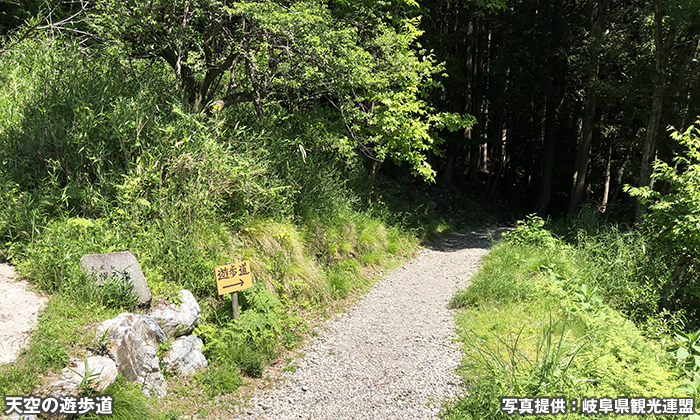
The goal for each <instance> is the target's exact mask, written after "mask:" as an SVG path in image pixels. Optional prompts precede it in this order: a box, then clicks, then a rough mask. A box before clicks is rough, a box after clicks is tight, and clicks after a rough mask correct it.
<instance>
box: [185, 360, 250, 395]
mask: <svg viewBox="0 0 700 420" xmlns="http://www.w3.org/2000/svg"><path fill="white" fill-rule="evenodd" d="M195 379H196V380H197V382H198V383H199V384H200V385H201V386H202V387H203V388H204V390H205V392H206V393H207V394H208V395H209V397H211V398H213V397H215V396H216V395H218V394H230V393H231V392H233V391H235V390H237V389H238V388H239V387H240V386H241V384H242V383H243V381H242V379H241V375H240V374H239V373H238V369H237V368H236V366H235V365H232V364H230V363H223V364H220V365H213V364H212V365H209V367H207V368H206V369H205V370H203V371H200V372H197V374H196V376H195Z"/></svg>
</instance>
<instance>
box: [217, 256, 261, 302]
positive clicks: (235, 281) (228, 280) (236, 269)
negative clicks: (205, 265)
mask: <svg viewBox="0 0 700 420" xmlns="http://www.w3.org/2000/svg"><path fill="white" fill-rule="evenodd" d="M214 277H215V278H216V288H217V289H218V290H219V294H220V295H225V294H227V293H232V292H237V291H239V290H243V289H248V288H251V287H253V275H252V274H251V273H250V263H249V262H248V261H242V262H239V263H235V264H226V265H220V266H218V267H216V268H214Z"/></svg>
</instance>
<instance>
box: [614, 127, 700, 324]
mask: <svg viewBox="0 0 700 420" xmlns="http://www.w3.org/2000/svg"><path fill="white" fill-rule="evenodd" d="M671 137H672V138H673V140H675V141H676V142H678V143H679V144H680V145H681V146H683V147H684V148H685V151H684V153H683V154H682V155H678V156H676V157H675V158H674V163H675V165H674V166H673V167H671V166H670V165H669V164H667V163H665V162H662V161H659V160H657V161H656V162H654V173H653V174H652V177H653V179H655V180H657V181H661V182H664V183H666V184H667V185H668V186H669V187H670V192H669V193H668V194H663V195H662V194H661V193H659V192H658V191H654V190H652V189H650V188H649V187H641V188H635V187H630V186H627V187H626V188H625V191H627V192H628V193H630V194H631V195H632V196H633V197H637V198H638V199H639V200H640V201H641V202H642V203H644V204H648V205H649V209H648V212H647V213H646V214H645V216H644V223H643V228H644V229H646V230H647V231H648V232H649V237H650V247H651V248H652V249H651V251H650V252H651V253H652V255H654V256H655V257H656V259H657V260H660V261H662V262H663V263H665V264H666V265H668V266H669V267H670V268H671V272H670V273H669V274H670V275H668V274H667V275H668V277H666V278H665V279H662V280H661V284H660V288H661V291H660V292H661V293H660V294H661V306H662V307H664V308H666V309H669V310H671V311H685V312H686V314H687V315H686V316H687V318H688V319H689V320H694V319H696V318H697V316H696V315H697V313H698V312H697V308H700V276H699V272H698V264H697V262H698V258H700V251H698V250H700V121H698V122H697V123H696V125H695V126H690V127H689V128H688V129H687V130H686V131H685V132H683V133H681V132H678V131H675V130H671ZM691 323H692V325H690V327H691V328H694V327H697V325H695V323H694V322H691Z"/></svg>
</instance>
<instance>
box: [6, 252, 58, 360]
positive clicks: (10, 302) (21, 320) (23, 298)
mask: <svg viewBox="0 0 700 420" xmlns="http://www.w3.org/2000/svg"><path fill="white" fill-rule="evenodd" d="M46 302H47V299H46V298H45V297H42V296H39V295H37V294H36V293H34V292H32V291H31V290H30V289H29V284H28V283H27V282H26V281H15V272H14V270H13V268H12V266H10V265H8V264H0V365H2V364H5V363H10V362H13V361H15V359H17V356H18V355H19V351H20V349H21V348H22V346H24V345H25V344H26V341H27V339H28V338H29V334H30V333H31V331H32V329H33V328H34V327H35V326H36V323H37V320H38V317H39V311H40V310H41V309H42V308H43V307H44V305H46Z"/></svg>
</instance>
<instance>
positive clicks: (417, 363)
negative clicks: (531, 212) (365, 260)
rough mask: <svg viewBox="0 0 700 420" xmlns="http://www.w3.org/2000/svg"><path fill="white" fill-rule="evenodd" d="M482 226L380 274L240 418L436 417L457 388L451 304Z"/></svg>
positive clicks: (481, 243) (486, 232)
mask: <svg viewBox="0 0 700 420" xmlns="http://www.w3.org/2000/svg"><path fill="white" fill-rule="evenodd" d="M501 231H502V230H501V229H493V228H480V229H477V230H473V231H463V232H460V233H456V234H453V235H450V236H449V237H446V238H444V239H443V240H441V241H440V242H439V243H437V244H435V245H433V246H431V247H430V248H428V249H423V250H422V251H421V252H420V253H419V254H418V256H417V257H416V258H415V259H413V260H411V261H409V262H407V263H406V264H405V265H404V266H403V267H400V268H399V269H397V270H395V271H394V272H392V273H391V274H389V275H388V276H387V277H386V278H385V279H384V280H381V281H379V282H378V283H377V284H375V286H374V287H373V288H372V290H371V291H370V292H369V293H367V294H366V295H365V296H364V297H363V298H362V299H361V300H360V302H359V303H358V304H357V305H356V306H355V307H354V308H352V309H351V310H350V311H349V312H348V313H346V314H341V315H339V316H338V317H336V318H335V319H333V320H331V321H328V322H327V323H326V324H325V331H324V332H322V334H321V336H320V337H318V338H317V339H315V340H314V341H313V343H312V344H311V345H310V347H308V348H307V349H305V353H306V356H305V357H304V358H303V359H299V360H297V361H295V362H294V365H295V366H296V368H297V369H296V371H295V372H293V373H292V372H287V373H285V374H283V375H282V378H281V380H280V383H279V385H278V387H277V389H274V390H271V391H267V392H262V391H261V392H259V393H258V395H256V396H254V397H253V398H252V399H251V400H250V407H249V408H247V409H246V411H245V413H243V414H242V415H240V416H239V417H237V419H241V420H243V419H246V420H250V419H275V420H291V419H318V420H343V419H348V420H356V419H363V420H390V419H434V418H437V414H438V412H439V411H440V406H441V402H442V401H443V399H445V398H452V397H455V396H456V395H457V394H458V392H459V384H460V382H461V380H460V378H459V377H458V376H457V375H455V374H454V373H453V371H454V370H455V368H456V367H457V366H458V365H459V362H460V358H461V352H460V350H459V347H458V345H457V343H454V342H453V338H454V322H453V316H454V314H453V312H452V311H450V310H449V309H448V308H447V304H448V302H449V300H450V298H451V297H452V295H454V293H455V291H456V290H457V289H458V288H459V287H464V286H465V285H466V284H468V281H469V278H470V277H471V276H472V274H474V272H475V271H476V270H477V268H478V266H479V263H480V260H481V256H483V255H484V254H486V253H487V252H488V248H489V247H490V245H491V239H490V238H491V236H492V235H493V236H494V237H496V236H498V235H499V234H500V232H501Z"/></svg>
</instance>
